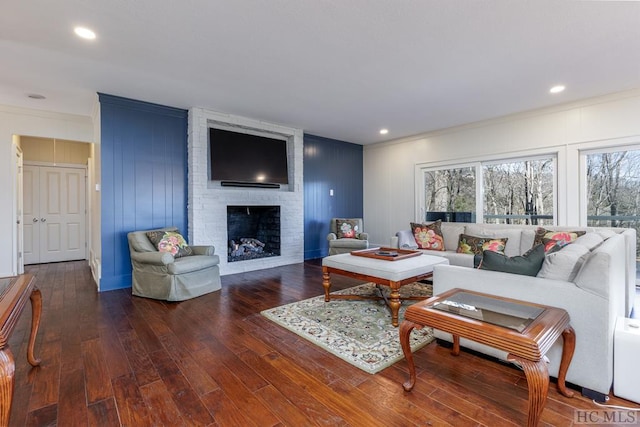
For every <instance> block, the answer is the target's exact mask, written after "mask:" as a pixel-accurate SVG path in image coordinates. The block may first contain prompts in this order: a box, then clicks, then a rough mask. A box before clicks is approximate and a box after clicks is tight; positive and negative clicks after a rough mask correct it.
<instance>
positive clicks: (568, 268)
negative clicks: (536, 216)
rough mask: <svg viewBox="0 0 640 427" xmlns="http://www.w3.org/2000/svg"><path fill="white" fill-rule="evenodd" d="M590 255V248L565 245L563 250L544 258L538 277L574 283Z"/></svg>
mask: <svg viewBox="0 0 640 427" xmlns="http://www.w3.org/2000/svg"><path fill="white" fill-rule="evenodd" d="M590 253H591V252H590V251H589V248H588V247H586V246H584V245H575V244H568V245H565V246H564V247H563V248H562V249H561V250H559V251H556V252H553V253H548V254H547V255H546V256H545V257H544V262H543V263H542V268H540V271H539V272H538V274H537V277H541V278H544V279H554V280H564V281H566V282H573V279H575V277H576V274H578V271H580V267H582V264H583V263H584V261H585V260H586V259H587V257H588V256H589V254H590Z"/></svg>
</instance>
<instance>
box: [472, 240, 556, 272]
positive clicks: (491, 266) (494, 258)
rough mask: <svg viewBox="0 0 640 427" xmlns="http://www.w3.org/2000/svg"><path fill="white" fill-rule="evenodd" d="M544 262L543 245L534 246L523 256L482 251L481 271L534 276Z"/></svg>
mask: <svg viewBox="0 0 640 427" xmlns="http://www.w3.org/2000/svg"><path fill="white" fill-rule="evenodd" d="M543 262H544V245H542V244H540V245H536V246H534V247H533V248H531V249H529V250H528V251H527V252H526V253H525V254H523V255H519V256H514V257H508V256H506V255H503V254H501V253H498V252H493V251H484V252H483V255H482V262H481V263H480V267H478V268H480V269H481V270H492V271H502V272H504V273H513V274H522V275H524V276H535V275H537V274H538V271H540V268H541V267H542V263H543Z"/></svg>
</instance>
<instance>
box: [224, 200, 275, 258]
mask: <svg viewBox="0 0 640 427" xmlns="http://www.w3.org/2000/svg"><path fill="white" fill-rule="evenodd" d="M227 236H228V238H229V242H228V250H227V261H228V262H235V261H246V260H251V259H258V258H266V257H272V256H280V206H227Z"/></svg>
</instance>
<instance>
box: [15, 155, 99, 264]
mask: <svg viewBox="0 0 640 427" xmlns="http://www.w3.org/2000/svg"><path fill="white" fill-rule="evenodd" d="M85 195H86V193H85V169H80V168H66V167H53V166H25V167H24V245H25V250H24V252H25V257H24V259H25V264H37V263H45V262H58V261H71V260H77V259H85V258H86V256H85V252H86V251H85Z"/></svg>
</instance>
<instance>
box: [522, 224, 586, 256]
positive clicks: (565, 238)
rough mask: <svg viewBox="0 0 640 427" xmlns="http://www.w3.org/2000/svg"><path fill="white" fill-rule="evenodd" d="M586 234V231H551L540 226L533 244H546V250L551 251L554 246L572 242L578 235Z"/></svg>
mask: <svg viewBox="0 0 640 427" xmlns="http://www.w3.org/2000/svg"><path fill="white" fill-rule="evenodd" d="M583 234H586V231H551V230H547V229H545V228H543V227H538V229H537V230H536V235H535V237H534V239H533V246H534V247H535V246H537V245H540V244H543V245H544V250H545V252H549V251H550V250H551V249H553V248H554V247H556V246H558V247H560V248H561V247H562V246H565V245H567V244H569V243H572V242H573V241H574V240H576V239H577V238H578V237H580V236H582V235H583Z"/></svg>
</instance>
